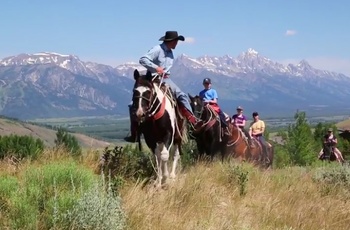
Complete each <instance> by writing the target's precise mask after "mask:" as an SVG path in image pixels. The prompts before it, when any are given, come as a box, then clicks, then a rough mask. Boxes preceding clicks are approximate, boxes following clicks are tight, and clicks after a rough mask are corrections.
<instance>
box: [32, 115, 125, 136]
mask: <svg viewBox="0 0 350 230" xmlns="http://www.w3.org/2000/svg"><path fill="white" fill-rule="evenodd" d="M30 122H33V123H36V124H40V125H46V126H50V127H64V128H65V129H67V130H69V131H71V132H77V133H84V134H86V135H89V136H91V137H95V138H99V139H102V140H106V141H109V142H119V141H120V140H121V139H123V138H124V137H125V136H126V135H127V134H128V132H129V127H130V123H129V118H128V117H119V116H103V117H73V118H50V119H36V120H31V121H30Z"/></svg>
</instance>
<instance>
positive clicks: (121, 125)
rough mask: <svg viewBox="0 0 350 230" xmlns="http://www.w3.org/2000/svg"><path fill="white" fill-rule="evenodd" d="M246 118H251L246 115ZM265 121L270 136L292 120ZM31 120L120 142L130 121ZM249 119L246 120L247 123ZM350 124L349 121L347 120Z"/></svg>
mask: <svg viewBox="0 0 350 230" xmlns="http://www.w3.org/2000/svg"><path fill="white" fill-rule="evenodd" d="M248 119H251V118H250V117H248ZM261 119H262V120H264V121H265V122H266V125H267V128H268V130H269V132H270V133H272V136H273V135H274V134H275V133H276V132H278V131H280V130H282V129H284V128H286V127H288V125H289V124H291V123H292V122H293V121H294V118H293V117H292V116H291V117H280V118H276V117H274V118H272V117H267V118H264V117H263V116H262V117H261ZM307 119H308V120H309V122H310V123H311V124H312V125H315V124H317V123H319V122H327V123H338V122H340V121H344V120H348V119H349V115H336V116H318V117H308V118H307ZM31 122H34V123H37V124H41V125H47V126H52V127H64V128H66V129H67V130H69V131H71V132H78V133H84V134H87V135H88V136H91V137H95V138H99V139H102V140H106V141H109V142H120V141H121V140H122V139H123V137H125V136H126V135H127V134H128V133H129V127H130V122H129V118H128V117H120V116H102V117H97V116H95V117H73V118H54V119H53V118H51V119H36V120H31ZM250 122H251V120H248V122H247V126H248V124H249V123H250ZM349 126H350V121H349Z"/></svg>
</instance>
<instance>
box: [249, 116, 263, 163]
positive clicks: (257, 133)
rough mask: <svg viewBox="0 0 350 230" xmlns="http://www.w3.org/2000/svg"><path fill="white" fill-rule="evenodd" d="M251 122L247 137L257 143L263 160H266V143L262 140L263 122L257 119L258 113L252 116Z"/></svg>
mask: <svg viewBox="0 0 350 230" xmlns="http://www.w3.org/2000/svg"><path fill="white" fill-rule="evenodd" d="M252 116H253V121H252V122H251V123H250V128H249V136H250V137H251V138H255V139H257V140H258V141H259V143H260V144H261V146H262V150H263V159H266V158H267V142H266V140H265V138H264V131H265V122H264V121H263V120H260V119H259V114H258V112H254V113H253V114H252Z"/></svg>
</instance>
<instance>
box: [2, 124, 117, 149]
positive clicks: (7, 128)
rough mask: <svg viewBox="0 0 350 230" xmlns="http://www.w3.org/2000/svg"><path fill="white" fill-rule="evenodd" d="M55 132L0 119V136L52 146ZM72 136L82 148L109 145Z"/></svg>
mask: <svg viewBox="0 0 350 230" xmlns="http://www.w3.org/2000/svg"><path fill="white" fill-rule="evenodd" d="M56 132H57V131H55V130H53V129H49V128H46V127H41V126H37V125H33V124H30V123H27V122H22V121H19V120H10V119H6V118H0V135H3V136H5V135H11V134H15V135H19V136H24V135H27V136H32V137H34V138H39V139H41V140H42V141H43V142H44V144H45V145H46V146H54V145H55V139H56ZM72 135H74V136H75V137H76V138H77V140H78V142H79V143H80V145H81V146H82V147H83V148H91V147H93V148H103V147H106V146H109V145H110V143H109V142H107V141H103V140H97V139H95V138H92V137H91V136H89V135H84V134H81V133H73V134H72Z"/></svg>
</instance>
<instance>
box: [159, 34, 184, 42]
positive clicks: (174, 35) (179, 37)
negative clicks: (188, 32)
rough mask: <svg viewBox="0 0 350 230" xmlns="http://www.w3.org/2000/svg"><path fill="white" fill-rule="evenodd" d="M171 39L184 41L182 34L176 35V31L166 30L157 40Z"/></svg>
mask: <svg viewBox="0 0 350 230" xmlns="http://www.w3.org/2000/svg"><path fill="white" fill-rule="evenodd" d="M172 40H180V41H185V37H184V36H182V35H178V34H177V31H167V32H165V36H163V37H161V38H159V41H165V42H169V41H172Z"/></svg>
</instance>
